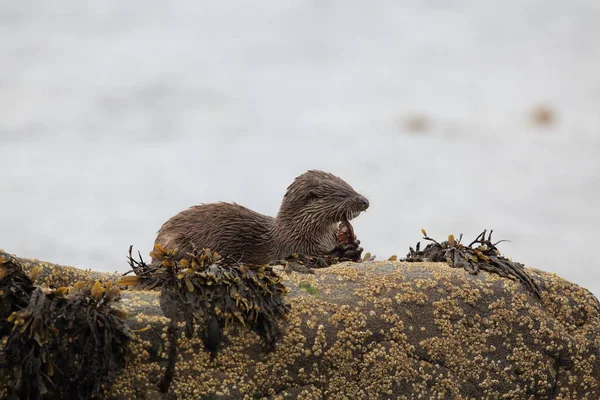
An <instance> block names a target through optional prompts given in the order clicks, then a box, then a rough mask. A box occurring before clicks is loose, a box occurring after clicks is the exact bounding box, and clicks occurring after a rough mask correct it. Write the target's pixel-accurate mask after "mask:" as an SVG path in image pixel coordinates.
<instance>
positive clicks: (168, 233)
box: [155, 170, 369, 265]
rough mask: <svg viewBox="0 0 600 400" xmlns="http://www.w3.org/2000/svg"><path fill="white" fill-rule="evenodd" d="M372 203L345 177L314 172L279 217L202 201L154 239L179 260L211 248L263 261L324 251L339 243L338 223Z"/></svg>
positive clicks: (288, 196) (299, 183)
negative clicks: (174, 253) (195, 251)
mask: <svg viewBox="0 0 600 400" xmlns="http://www.w3.org/2000/svg"><path fill="white" fill-rule="evenodd" d="M368 207H369V200H367V198H366V197H364V196H362V195H361V194H359V193H357V192H356V191H355V190H354V189H353V188H352V187H351V186H350V185H349V184H348V183H346V182H345V181H344V180H343V179H341V178H339V177H337V176H335V175H332V174H330V173H328V172H323V171H317V170H311V171H307V172H305V173H304V174H302V175H300V176H298V177H297V178H296V179H295V180H294V182H293V183H292V184H291V185H290V186H289V187H288V188H287V191H286V193H285V195H284V196H283V201H282V202H281V207H280V208H279V212H278V213H277V217H275V218H273V217H270V216H266V215H263V214H260V213H257V212H255V211H252V210H250V209H248V208H246V207H243V206H241V205H238V204H235V203H233V204H232V203H223V202H221V203H210V204H202V205H198V206H193V207H190V208H189V209H187V210H184V211H182V212H180V213H179V214H177V215H175V216H174V217H172V218H171V219H169V220H168V221H167V222H165V223H164V224H163V226H162V227H161V228H160V230H159V231H158V235H157V237H156V240H155V243H156V244H160V245H162V246H163V247H164V248H167V249H178V257H179V258H182V257H185V255H186V254H187V253H191V252H192V251H193V250H195V249H197V250H201V249H203V248H210V249H211V250H212V251H216V252H218V253H219V254H221V255H223V256H229V257H233V258H234V259H236V260H238V261H240V262H243V263H247V264H259V265H262V264H268V263H269V262H270V261H274V260H281V259H283V258H285V257H286V256H289V255H291V254H293V253H299V254H305V255H323V254H327V253H329V252H330V251H332V250H333V249H334V248H335V247H336V245H337V238H336V232H337V229H338V225H339V223H340V222H342V221H349V220H351V219H353V218H355V217H357V216H358V215H359V214H360V213H361V212H362V211H365V210H366V209H367V208H368Z"/></svg>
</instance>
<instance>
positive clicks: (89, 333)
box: [0, 255, 130, 399]
mask: <svg viewBox="0 0 600 400" xmlns="http://www.w3.org/2000/svg"><path fill="white" fill-rule="evenodd" d="M0 264H1V265H0V288H1V290H2V311H3V314H2V324H3V326H4V327H6V326H8V325H10V329H3V335H4V336H8V338H7V342H6V345H5V346H4V349H3V353H2V354H3V365H2V376H3V377H6V378H7V380H6V381H7V382H10V384H8V385H7V396H8V398H9V399H34V398H40V397H43V398H73V399H89V398H91V397H95V398H102V397H103V389H102V388H103V386H104V385H108V384H109V383H110V382H111V381H112V380H113V379H114V378H115V377H116V375H117V373H118V372H119V371H120V370H121V369H122V368H123V367H124V365H125V358H126V351H127V342H128V341H129V339H130V332H129V329H128V327H127V326H126V324H125V322H124V319H125V315H124V313H123V312H122V311H120V310H119V309H116V308H113V305H114V303H115V302H116V301H117V300H118V299H119V289H118V288H117V287H116V286H115V285H113V284H112V282H108V283H106V284H102V283H100V282H95V283H94V282H78V283H76V284H75V285H74V286H73V287H70V288H65V287H61V288H57V289H55V290H44V289H42V288H41V287H39V286H36V285H33V284H32V280H31V279H30V278H29V277H28V276H27V275H26V274H25V273H24V272H23V269H22V267H21V265H20V264H19V262H18V261H17V260H16V259H11V258H7V257H6V256H4V255H0ZM32 274H33V275H35V274H34V273H33V272H32ZM13 300H14V301H13ZM16 300H19V301H16ZM25 302H26V304H25ZM8 305H11V306H14V307H13V308H14V311H13V312H12V313H11V314H10V315H9V316H8V317H6V310H5V308H4V307H8Z"/></svg>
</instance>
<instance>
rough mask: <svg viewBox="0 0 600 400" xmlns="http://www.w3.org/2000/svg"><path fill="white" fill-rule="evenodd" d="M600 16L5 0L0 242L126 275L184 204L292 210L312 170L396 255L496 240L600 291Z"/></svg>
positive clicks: (578, 9)
mask: <svg viewBox="0 0 600 400" xmlns="http://www.w3.org/2000/svg"><path fill="white" fill-rule="evenodd" d="M598 21H600V3H599V2H598V1H595V0H590V1H583V0H579V1H577V0H574V1H557V0H528V1H523V0H508V1H503V2H494V1H479V2H463V1H443V2H442V1H424V2H423V1H402V2H400V1H375V2H362V1H354V0H351V1H340V0H324V1H319V2H316V1H300V0H287V1H279V0H277V1H275V0H259V1H253V2H246V1H241V2H235V3H230V2H221V1H215V0H207V1H203V2H195V1H178V2H161V1H156V0H150V1H148V0H145V1H141V0H132V1H127V2H123V1H117V0H106V1H102V2H88V1H81V0H57V1H53V2H48V1H41V0H23V1H8V0H4V1H0V188H1V189H2V190H1V192H0V248H4V249H5V250H6V251H9V252H12V253H16V254H18V255H21V256H25V257H32V258H40V259H45V260H50V261H53V262H58V263H62V264H70V265H75V266H78V267H82V268H93V269H98V270H106V271H115V270H117V271H125V270H126V269H127V268H128V266H127V263H126V258H125V257H126V253H127V249H128V247H129V245H134V247H135V248H136V249H139V250H140V251H141V252H142V254H147V253H148V252H149V251H150V249H151V247H152V243H153V240H154V236H155V232H156V231H157V230H158V228H159V227H160V225H161V224H162V223H163V222H164V221H165V220H166V219H167V218H169V217H170V216H172V215H174V214H175V213H176V212H178V211H180V210H182V209H184V208H186V207H188V206H190V205H194V204H199V203H205V202H212V201H219V200H223V201H235V202H237V203H240V204H243V205H245V206H247V207H250V208H252V209H254V210H257V211H260V212H263V213H265V214H270V215H275V214H276V212H277V209H278V207H279V203H280V201H281V197H282V196H283V193H284V191H285V188H286V187H287V185H289V183H291V181H292V180H293V178H294V177H295V176H297V175H299V174H301V173H302V172H303V171H305V170H307V169H315V168H316V169H324V170H327V171H331V172H333V173H335V174H337V175H339V176H341V177H342V178H344V179H345V180H347V181H348V182H349V183H350V184H351V185H353V186H354V188H355V189H356V190H357V191H359V192H361V193H363V194H365V195H366V196H367V197H368V198H369V199H370V202H371V207H370V209H369V210H368V211H367V212H366V213H365V214H362V215H361V216H360V217H359V218H358V219H356V220H355V222H354V226H355V230H356V232H357V234H358V236H359V239H361V241H362V243H363V245H364V247H365V249H366V250H368V251H370V252H372V253H374V254H377V255H378V256H379V258H380V259H381V258H387V257H389V256H390V255H392V254H398V255H399V256H403V255H405V254H406V252H407V250H408V246H409V245H414V244H415V243H416V242H417V241H419V240H420V238H421V233H420V229H421V228H425V229H427V232H428V233H429V235H430V236H433V237H437V238H444V237H446V236H447V235H448V234H449V233H454V234H455V235H458V234H459V233H464V234H465V237H466V239H471V238H474V237H475V236H476V235H477V234H478V233H479V232H480V231H482V230H483V229H484V228H487V229H494V232H495V233H494V235H495V237H496V238H497V239H508V240H510V242H509V243H502V244H501V245H500V246H501V247H500V248H501V250H502V251H503V252H504V253H505V254H506V255H507V256H509V257H511V258H512V259H513V260H518V261H521V262H523V263H525V264H526V265H528V266H531V267H535V268H540V269H543V270H546V271H550V272H555V273H557V274H558V275H560V276H562V277H564V278H566V279H569V280H572V281H574V282H576V283H578V284H580V285H582V286H584V287H586V288H588V289H590V290H591V291H592V292H594V293H595V294H596V295H597V296H600V261H599V259H598V257H597V256H596V253H597V250H598V249H599V247H600V245H599V241H600V236H599V234H598V231H599V227H600V207H599V206H600V202H599V200H600V72H599V71H600V24H599V23H598ZM536 107H549V109H550V110H551V118H550V121H549V123H547V124H543V123H540V122H539V121H538V122H536V120H535V118H533V117H532V115H533V114H534V113H535V109H536ZM411 121H412V122H411ZM415 121H417V122H418V123H416V125H417V127H416V128H415ZM419 121H420V122H419ZM418 125H422V126H420V127H419V126H418Z"/></svg>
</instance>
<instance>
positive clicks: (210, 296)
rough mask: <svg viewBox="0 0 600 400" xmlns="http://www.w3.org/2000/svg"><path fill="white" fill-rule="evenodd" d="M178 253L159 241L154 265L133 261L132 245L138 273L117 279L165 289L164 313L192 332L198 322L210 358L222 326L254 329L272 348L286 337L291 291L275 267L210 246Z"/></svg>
mask: <svg viewBox="0 0 600 400" xmlns="http://www.w3.org/2000/svg"><path fill="white" fill-rule="evenodd" d="M176 255H177V250H171V249H164V248H163V247H162V246H160V245H155V248H154V250H153V251H152V253H151V256H152V264H150V265H148V264H146V263H145V262H144V260H143V259H142V258H141V257H139V260H134V259H133V257H132V254H131V248H130V250H129V257H128V259H129V264H130V266H131V267H132V271H130V272H133V273H134V274H135V276H123V277H122V278H121V279H119V281H118V284H119V285H127V286H131V287H133V288H138V289H157V288H160V290H161V295H160V306H161V309H162V311H163V313H164V314H165V316H166V317H167V318H169V319H171V324H176V323H177V322H180V321H183V322H185V324H184V326H185V330H184V332H185V334H186V336H187V337H193V335H194V330H193V327H194V325H197V326H198V331H197V334H198V336H199V337H200V338H201V339H202V341H203V342H204V345H205V347H206V349H207V350H208V351H209V352H210V355H211V358H214V357H215V356H216V355H217V352H218V349H219V347H220V345H221V343H222V342H223V341H224V340H225V338H224V337H223V330H224V328H225V327H227V326H231V327H233V328H235V329H239V328H247V329H251V330H253V331H254V332H256V333H257V334H258V335H259V336H260V337H261V338H262V340H263V342H264V344H265V347H266V348H267V349H272V348H274V346H275V344H276V342H277V341H278V340H279V339H280V338H281V336H282V330H281V327H280V324H279V322H280V321H281V320H282V319H284V318H285V316H286V315H287V313H288V312H289V309H290V307H289V305H288V304H286V303H285V302H284V300H283V297H284V296H285V294H286V292H287V290H286V288H285V286H284V285H283V284H282V282H281V277H280V276H279V275H278V274H277V273H275V272H274V271H273V269H272V267H271V266H268V265H262V266H260V265H244V264H239V263H238V262H237V261H236V260H233V259H231V258H227V257H225V258H223V257H221V256H219V255H218V254H217V253H212V252H211V251H210V250H209V249H204V250H202V251H197V250H195V251H194V252H192V253H188V254H187V256H186V257H185V258H183V259H177V258H176ZM138 256H139V254H138ZM173 326H175V325H173ZM170 327H171V325H170ZM177 332H178V331H177V330H175V329H174V328H172V327H171V328H170V332H169V350H168V352H169V361H168V364H167V368H166V370H165V374H164V376H163V378H162V380H161V382H160V384H159V389H160V390H161V391H165V392H166V391H168V390H169V387H170V384H171V382H172V379H173V374H174V371H175V362H176V357H175V355H176V354H177V340H176V337H177Z"/></svg>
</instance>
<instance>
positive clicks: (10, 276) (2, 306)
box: [0, 253, 35, 337]
mask: <svg viewBox="0 0 600 400" xmlns="http://www.w3.org/2000/svg"><path fill="white" fill-rule="evenodd" d="M32 272H33V271H32ZM34 277H35V276H34ZM33 290H34V285H33V279H32V278H31V277H29V276H28V275H27V274H26V273H25V272H24V271H23V268H22V267H21V265H20V263H19V261H18V260H17V259H16V258H14V257H12V256H11V255H9V254H6V253H2V254H0V337H4V336H6V335H8V334H9V333H10V331H11V330H12V327H13V324H12V323H10V322H8V317H9V316H10V315H11V314H12V313H13V312H15V311H21V310H23V309H24V308H25V307H27V304H28V303H29V299H30V298H31V294H32V293H33Z"/></svg>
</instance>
